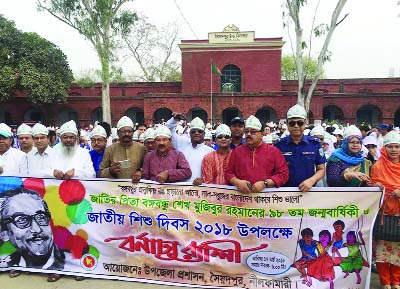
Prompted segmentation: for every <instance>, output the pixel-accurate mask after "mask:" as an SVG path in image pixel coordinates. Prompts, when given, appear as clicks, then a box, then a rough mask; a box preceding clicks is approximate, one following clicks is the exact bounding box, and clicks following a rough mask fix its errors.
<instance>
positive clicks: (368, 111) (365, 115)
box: [356, 105, 382, 126]
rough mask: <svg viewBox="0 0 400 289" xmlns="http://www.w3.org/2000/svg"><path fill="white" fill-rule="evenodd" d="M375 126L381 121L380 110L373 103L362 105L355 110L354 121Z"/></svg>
mask: <svg viewBox="0 0 400 289" xmlns="http://www.w3.org/2000/svg"><path fill="white" fill-rule="evenodd" d="M362 122H365V123H367V124H369V125H372V126H375V125H378V124H380V123H381V122H382V112H381V111H380V109H379V108H377V107H376V106H374V105H364V106H362V107H360V108H359V109H358V110H357V116H356V123H357V124H360V123H362Z"/></svg>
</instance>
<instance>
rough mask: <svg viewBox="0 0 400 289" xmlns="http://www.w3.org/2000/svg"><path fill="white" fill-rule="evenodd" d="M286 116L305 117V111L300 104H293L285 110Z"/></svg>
mask: <svg viewBox="0 0 400 289" xmlns="http://www.w3.org/2000/svg"><path fill="white" fill-rule="evenodd" d="M287 118H288V119H289V118H304V119H306V118H307V112H306V110H305V109H304V107H303V106H301V105H300V104H296V105H293V106H292V107H291V108H289V110H288V112H287Z"/></svg>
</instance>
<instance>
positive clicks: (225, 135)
mask: <svg viewBox="0 0 400 289" xmlns="http://www.w3.org/2000/svg"><path fill="white" fill-rule="evenodd" d="M223 138H224V139H230V138H231V136H230V135H227V134H220V135H219V136H217V139H223Z"/></svg>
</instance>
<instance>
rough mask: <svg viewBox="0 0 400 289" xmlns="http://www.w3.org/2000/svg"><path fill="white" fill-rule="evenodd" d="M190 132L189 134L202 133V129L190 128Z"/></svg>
mask: <svg viewBox="0 0 400 289" xmlns="http://www.w3.org/2000/svg"><path fill="white" fill-rule="evenodd" d="M190 133H191V134H195V133H204V130H201V129H191V130H190Z"/></svg>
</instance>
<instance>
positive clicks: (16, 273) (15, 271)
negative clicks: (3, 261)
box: [8, 270, 21, 278]
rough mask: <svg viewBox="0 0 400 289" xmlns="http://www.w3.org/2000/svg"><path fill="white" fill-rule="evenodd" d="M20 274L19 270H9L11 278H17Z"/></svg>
mask: <svg viewBox="0 0 400 289" xmlns="http://www.w3.org/2000/svg"><path fill="white" fill-rule="evenodd" d="M19 275H21V271H18V270H10V272H8V276H10V278H15V277H18V276H19Z"/></svg>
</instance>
